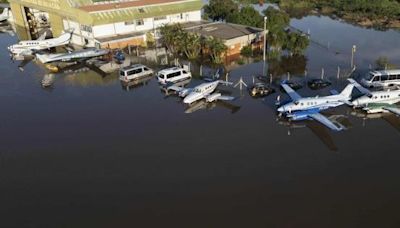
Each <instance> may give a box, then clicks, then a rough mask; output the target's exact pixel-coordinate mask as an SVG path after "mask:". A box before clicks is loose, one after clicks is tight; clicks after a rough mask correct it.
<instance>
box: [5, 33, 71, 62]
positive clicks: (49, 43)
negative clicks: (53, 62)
mask: <svg viewBox="0 0 400 228" xmlns="http://www.w3.org/2000/svg"><path fill="white" fill-rule="evenodd" d="M72 32H73V31H70V32H66V33H64V34H62V35H61V36H59V37H57V38H52V39H46V35H45V34H44V35H41V36H40V37H39V38H38V39H37V40H22V41H20V42H19V43H17V44H14V45H11V46H9V47H8V50H9V51H10V53H11V54H12V55H16V56H27V55H33V54H35V53H36V52H38V51H41V50H46V49H50V48H53V47H58V46H63V45H67V44H69V42H70V40H71V37H72Z"/></svg>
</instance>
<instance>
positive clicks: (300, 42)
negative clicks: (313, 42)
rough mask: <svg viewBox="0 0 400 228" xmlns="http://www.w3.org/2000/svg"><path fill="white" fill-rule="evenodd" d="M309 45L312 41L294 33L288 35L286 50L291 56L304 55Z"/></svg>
mask: <svg viewBox="0 0 400 228" xmlns="http://www.w3.org/2000/svg"><path fill="white" fill-rule="evenodd" d="M309 44H310V40H309V39H308V37H307V36H306V35H303V34H299V33H296V32H292V33H288V35H287V41H286V46H285V48H286V49H287V50H288V51H289V53H290V55H302V54H303V53H304V51H305V50H306V48H307V47H308V45H309Z"/></svg>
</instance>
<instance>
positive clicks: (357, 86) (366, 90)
mask: <svg viewBox="0 0 400 228" xmlns="http://www.w3.org/2000/svg"><path fill="white" fill-rule="evenodd" d="M347 80H348V81H349V82H350V83H351V84H353V85H354V87H356V89H357V90H358V91H360V92H361V93H363V94H365V95H367V96H372V94H371V91H369V90H368V89H366V88H365V87H363V86H362V85H360V84H359V83H358V82H356V81H355V80H354V79H352V78H348V79H347Z"/></svg>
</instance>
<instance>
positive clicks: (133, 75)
mask: <svg viewBox="0 0 400 228" xmlns="http://www.w3.org/2000/svg"><path fill="white" fill-rule="evenodd" d="M153 73H154V72H153V70H152V69H150V68H148V67H146V66H144V65H142V64H135V65H131V66H127V67H124V68H122V69H120V70H119V80H121V81H125V82H127V81H131V80H135V79H138V78H142V77H146V76H149V75H152V74H153Z"/></svg>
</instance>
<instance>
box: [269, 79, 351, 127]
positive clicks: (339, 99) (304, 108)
mask: <svg viewBox="0 0 400 228" xmlns="http://www.w3.org/2000/svg"><path fill="white" fill-rule="evenodd" d="M348 80H349V81H350V84H348V85H347V86H346V87H345V88H344V89H343V91H342V92H341V93H340V94H338V93H337V92H336V91H332V94H333V95H330V96H324V97H319V96H316V97H304V98H303V97H301V96H300V95H299V94H298V93H296V92H295V91H294V90H293V89H292V88H290V86H288V85H287V84H285V83H283V84H282V88H283V89H284V90H285V91H286V93H287V94H288V95H289V97H290V98H291V100H292V101H291V102H289V103H287V104H284V105H281V106H280V107H279V108H278V110H277V111H278V112H279V113H280V115H285V116H286V117H287V118H288V119H289V120H293V121H301V120H310V119H311V120H316V121H318V122H320V123H321V124H323V125H325V126H326V127H328V128H329V129H331V130H334V131H341V130H343V129H344V127H343V126H340V125H337V124H335V123H333V122H332V121H330V120H329V119H328V118H327V117H325V116H324V115H322V114H321V113H320V112H321V111H323V110H326V109H329V108H334V107H338V106H341V105H343V104H351V103H350V100H351V94H352V92H353V89H354V86H355V85H354V83H355V81H354V80H353V79H348Z"/></svg>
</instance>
